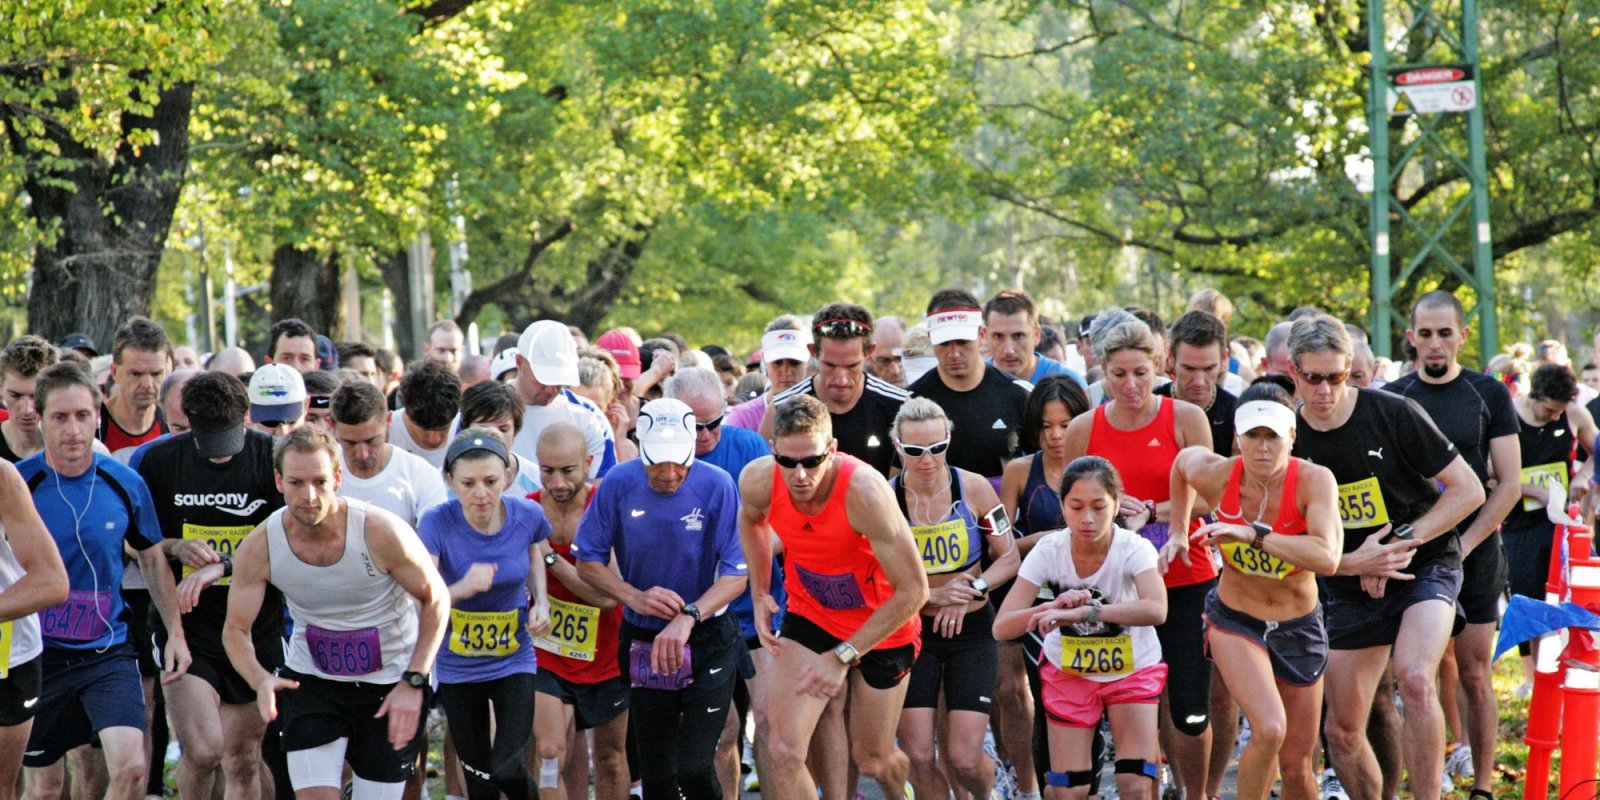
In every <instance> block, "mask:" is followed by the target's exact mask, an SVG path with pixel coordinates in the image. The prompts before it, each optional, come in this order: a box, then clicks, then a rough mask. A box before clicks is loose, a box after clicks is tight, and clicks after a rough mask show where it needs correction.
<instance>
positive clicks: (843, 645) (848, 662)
mask: <svg viewBox="0 0 1600 800" xmlns="http://www.w3.org/2000/svg"><path fill="white" fill-rule="evenodd" d="M833 657H834V658H837V659H839V663H840V664H843V665H845V666H847V667H853V666H855V665H857V664H860V663H861V651H860V650H857V649H856V646H855V645H853V644H851V643H849V642H840V643H839V645H838V646H837V647H835V648H833Z"/></svg>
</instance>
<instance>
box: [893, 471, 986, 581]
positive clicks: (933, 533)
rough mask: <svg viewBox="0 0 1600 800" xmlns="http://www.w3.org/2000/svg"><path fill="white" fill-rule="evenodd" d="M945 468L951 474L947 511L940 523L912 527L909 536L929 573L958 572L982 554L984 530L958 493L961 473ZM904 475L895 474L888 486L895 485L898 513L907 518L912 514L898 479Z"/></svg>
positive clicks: (925, 569)
mask: <svg viewBox="0 0 1600 800" xmlns="http://www.w3.org/2000/svg"><path fill="white" fill-rule="evenodd" d="M946 471H947V472H949V473H950V499H951V504H950V505H951V508H950V513H949V514H948V515H946V516H945V518H944V519H943V520H941V521H939V522H935V523H931V524H928V525H912V526H911V536H912V538H914V539H916V541H917V554H918V555H920V556H922V569H923V571H924V572H926V573H927V574H929V575H943V574H945V573H947V572H960V571H962V570H965V569H967V568H968V567H970V566H972V565H973V564H976V563H978V560H979V559H980V558H982V557H983V530H982V529H981V528H979V527H978V517H977V515H976V514H973V513H972V507H971V506H969V505H968V504H967V501H966V497H965V496H964V495H963V494H962V492H961V473H960V472H959V471H957V470H956V469H955V468H954V467H949V468H946ZM903 477H905V474H904V473H901V474H900V475H896V476H895V477H894V480H893V481H892V482H891V485H892V486H893V487H894V499H895V502H897V503H899V504H900V513H901V514H903V515H905V518H906V520H907V521H910V520H911V514H910V512H909V511H907V510H906V487H905V484H903V483H901V481H900V479H901V478H903Z"/></svg>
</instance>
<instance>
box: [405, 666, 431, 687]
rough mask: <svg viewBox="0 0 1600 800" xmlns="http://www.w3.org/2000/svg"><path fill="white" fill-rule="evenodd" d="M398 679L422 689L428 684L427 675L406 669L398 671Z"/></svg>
mask: <svg viewBox="0 0 1600 800" xmlns="http://www.w3.org/2000/svg"><path fill="white" fill-rule="evenodd" d="M400 681H401V682H402V683H404V684H405V685H407V686H410V687H411V688H413V689H422V688H425V687H426V686H427V685H428V676H427V675H425V674H423V673H421V672H412V671H411V670H409V669H408V670H406V671H405V672H402V673H400Z"/></svg>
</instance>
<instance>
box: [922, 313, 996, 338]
mask: <svg viewBox="0 0 1600 800" xmlns="http://www.w3.org/2000/svg"><path fill="white" fill-rule="evenodd" d="M981 328H983V311H982V310H980V309H976V308H947V309H945V310H943V311H935V312H933V313H932V314H929V315H928V340H929V341H930V342H932V343H933V344H944V343H945V342H975V341H977V340H978V331H979V330H980V329H981Z"/></svg>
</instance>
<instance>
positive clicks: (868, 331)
mask: <svg viewBox="0 0 1600 800" xmlns="http://www.w3.org/2000/svg"><path fill="white" fill-rule="evenodd" d="M811 334H812V336H813V337H814V338H819V339H854V338H856V337H857V336H871V335H872V326H871V325H868V324H867V323H865V322H862V321H860V320H855V319H825V320H823V321H821V322H818V323H815V324H813V325H812V326H811Z"/></svg>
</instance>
